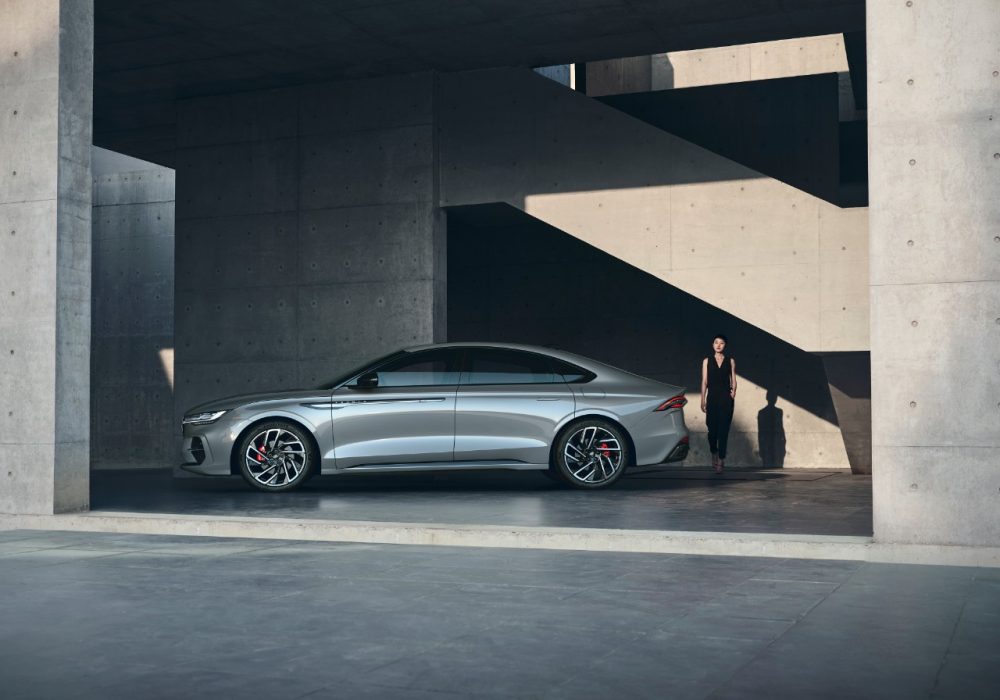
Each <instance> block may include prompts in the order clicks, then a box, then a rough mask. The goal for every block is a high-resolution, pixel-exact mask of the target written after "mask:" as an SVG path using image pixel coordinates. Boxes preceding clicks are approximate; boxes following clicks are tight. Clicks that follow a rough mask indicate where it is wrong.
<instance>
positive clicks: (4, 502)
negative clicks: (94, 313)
mask: <svg viewBox="0 0 1000 700" xmlns="http://www.w3.org/2000/svg"><path fill="white" fill-rule="evenodd" d="M2 13H3V20H2V21H0V222H2V226H3V230H2V231H0V233H2V235H0V261H2V264H3V272H2V274H0V396H2V397H3V405H2V407H0V408H2V410H0V435H2V436H3V437H2V438H0V443H2V448H3V449H0V512H5V513H53V512H60V511H70V510H78V509H84V508H86V507H87V503H88V498H89V488H88V478H89V470H90V464H89V448H88V432H89V428H90V423H89V418H90V406H89V403H90V393H89V392H90V387H89V377H90V373H89V363H90V213H91V212H90V206H91V202H90V197H91V193H90V148H91V109H92V92H91V87H90V86H91V76H92V71H93V6H92V3H91V2H90V1H89V0H81V1H79V2H60V1H59V0H9V1H8V2H5V3H4V4H3V8H2Z"/></svg>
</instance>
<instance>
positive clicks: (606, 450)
mask: <svg viewBox="0 0 1000 700" xmlns="http://www.w3.org/2000/svg"><path fill="white" fill-rule="evenodd" d="M597 449H599V450H600V451H601V454H602V455H604V456H605V457H607V458H608V459H611V449H610V448H609V447H608V443H606V442H602V443H601V444H600V445H598V446H597Z"/></svg>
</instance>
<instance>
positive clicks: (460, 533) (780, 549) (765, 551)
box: [0, 512, 1000, 567]
mask: <svg viewBox="0 0 1000 700" xmlns="http://www.w3.org/2000/svg"><path fill="white" fill-rule="evenodd" d="M11 529H29V530H60V531H80V532H100V533H128V534H146V535H186V536H195V537H198V536H201V537H232V538H245V539H272V540H273V539H278V540H301V541H312V542H356V543H369V544H399V545H436V546H449V547H490V548H513V549H550V550H578V551H592V552H635V553H647V554H692V555H704V556H739V557H777V558H792V559H839V560H855V561H867V562H880V563H895V564H925V565H944V566H978V567H1000V547H965V546H947V545H914V544H893V543H880V542H874V541H873V540H872V539H871V538H868V537H843V536H833V535H831V536H822V535H781V534H758V533H727V532H684V531H656V530H611V529H597V528H552V527H506V526H497V525H454V524H439V523H438V524H428V523H392V522H369V521H346V520H304V519H292V518H233V517H226V516H211V515H171V514H149V513H123V512H99V513H84V514H59V515H0V530H11Z"/></svg>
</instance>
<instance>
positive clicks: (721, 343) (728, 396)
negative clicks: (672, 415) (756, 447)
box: [701, 334, 736, 474]
mask: <svg viewBox="0 0 1000 700" xmlns="http://www.w3.org/2000/svg"><path fill="white" fill-rule="evenodd" d="M727 344H728V341H727V340H726V336H724V335H721V334H720V335H717V336H715V338H713V339H712V350H714V352H713V353H712V354H711V355H710V356H709V357H706V358H705V359H704V360H702V363H701V412H702V413H705V414H706V418H705V422H706V423H707V424H708V449H710V450H711V451H712V466H713V467H715V473H716V474H721V473H722V468H723V467H724V466H725V465H726V462H725V460H726V443H727V442H728V441H729V426H730V424H731V423H732V422H733V403H734V400H735V399H736V360H734V359H733V358H731V357H730V356H729V355H727V354H726V345H727Z"/></svg>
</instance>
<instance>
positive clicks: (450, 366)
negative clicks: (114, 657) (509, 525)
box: [181, 343, 688, 491]
mask: <svg viewBox="0 0 1000 700" xmlns="http://www.w3.org/2000/svg"><path fill="white" fill-rule="evenodd" d="M686 403H687V400H686V399H685V398H684V389H683V388H682V387H677V386H672V385H670V384H663V383H660V382H656V381H653V380H651V379H646V378H644V377H639V376H637V375H634V374H631V373H629V372H626V371H624V370H620V369H616V368H614V367H611V366H609V365H605V364H603V363H601V362H597V361H596V360H591V359H588V358H585V357H581V356H579V355H574V354H572V353H568V352H562V351H558V350H550V349H547V348H539V347H532V346H527V345H510V344H486V343H445V344H439V345H426V346H421V347H415V348H409V349H407V350H401V351H399V352H396V353H393V354H392V355H388V356H386V357H383V358H381V359H378V360H376V361H374V362H370V363H368V364H367V365H365V366H363V367H361V368H358V369H356V370H354V371H351V372H348V373H347V374H345V375H343V376H340V377H338V378H336V379H334V380H332V381H330V382H328V383H326V384H324V385H323V386H322V387H320V388H319V389H311V390H301V391H286V392H278V393H269V394H253V395H248V396H236V397H232V398H228V399H220V400H218V401H212V402H210V403H206V404H203V405H201V406H197V407H195V408H193V409H191V410H190V411H188V412H187V414H186V415H185V416H184V464H182V465H181V466H182V468H184V469H186V470H188V471H191V472H195V473H198V474H206V475H213V476H222V475H231V474H241V475H242V476H243V478H244V479H246V480H247V482H249V483H250V484H251V485H252V486H254V487H256V488H258V489H261V490H263V491H287V490H289V489H293V488H295V487H297V486H299V485H301V484H302V483H303V482H304V481H305V480H306V479H308V478H309V477H311V476H314V475H316V474H353V473H358V472H393V471H395V472H401V471H431V470H457V469H516V470H531V469H534V470H545V471H547V473H548V474H550V475H552V476H553V477H556V478H559V479H562V480H564V481H566V482H567V483H569V484H571V485H573V486H576V487H579V488H585V489H594V488H603V487H606V486H610V485H611V484H613V483H614V482H615V481H617V480H618V479H619V478H620V477H621V476H622V474H623V473H624V471H625V469H626V467H628V466H632V465H649V464H660V463H663V462H674V461H678V460H682V459H684V458H685V457H686V456H687V452H688V431H687V427H686V426H685V425H684V411H683V407H684V405H685V404H686Z"/></svg>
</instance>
